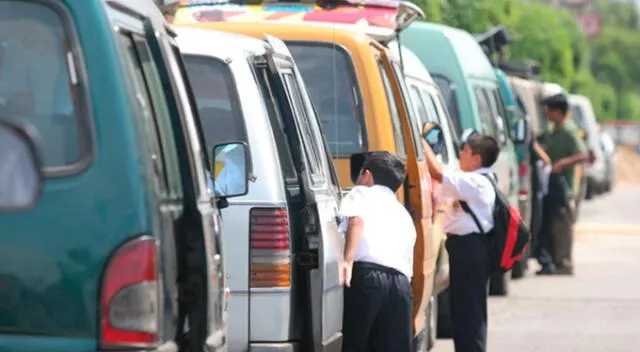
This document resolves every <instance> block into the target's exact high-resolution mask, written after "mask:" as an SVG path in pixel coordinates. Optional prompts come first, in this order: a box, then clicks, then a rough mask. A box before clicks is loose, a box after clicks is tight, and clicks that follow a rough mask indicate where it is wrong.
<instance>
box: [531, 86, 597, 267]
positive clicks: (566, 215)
mask: <svg viewBox="0 0 640 352" xmlns="http://www.w3.org/2000/svg"><path fill="white" fill-rule="evenodd" d="M542 104H543V105H544V107H545V114H546V115H547V117H548V119H549V120H550V121H551V122H553V129H552V130H550V131H548V132H547V133H546V134H545V135H544V137H543V138H544V142H545V143H544V144H545V147H546V151H547V154H548V155H549V158H551V162H552V170H551V172H552V173H553V175H552V179H551V180H550V181H552V180H553V178H556V179H557V178H558V177H560V176H564V180H565V181H566V184H567V185H568V186H569V187H568V189H569V190H573V189H575V187H574V186H575V185H574V182H575V178H574V176H575V168H576V165H578V164H580V163H583V162H585V161H587V160H589V153H588V152H587V148H586V146H585V145H584V142H583V141H582V139H581V138H580V136H579V135H578V130H577V127H576V126H575V124H574V123H573V122H572V121H570V120H568V119H567V112H568V111H569V102H568V100H567V97H566V95H565V94H556V95H552V96H550V97H548V98H546V99H544V100H543V101H542ZM550 187H552V185H551V184H550ZM555 193H558V192H555ZM555 193H554V194H555ZM550 195H553V194H550ZM545 208H546V209H545V212H544V213H545V214H544V216H545V217H546V218H545V219H544V224H545V225H544V227H545V228H544V230H543V231H544V232H546V233H543V234H541V235H542V236H550V240H551V241H550V242H551V243H550V244H551V246H550V247H551V256H552V258H553V262H549V261H548V260H540V259H541V258H539V260H540V264H541V265H542V269H541V270H540V271H539V272H538V274H553V273H558V274H566V275H571V274H573V264H572V260H571V257H572V255H571V252H572V247H573V220H574V219H573V210H572V209H570V208H571V205H570V204H569V206H560V207H559V208H558V209H555V207H554V210H553V211H550V210H549V205H547V204H545Z"/></svg>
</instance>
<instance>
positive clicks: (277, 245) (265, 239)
mask: <svg viewBox="0 0 640 352" xmlns="http://www.w3.org/2000/svg"><path fill="white" fill-rule="evenodd" d="M250 216H251V224H250V238H251V277H250V278H249V281H250V286H251V287H254V288H258V287H267V288H268V287H289V286H291V250H290V248H291V247H290V241H289V215H288V213H287V209H285V208H253V209H251V215H250Z"/></svg>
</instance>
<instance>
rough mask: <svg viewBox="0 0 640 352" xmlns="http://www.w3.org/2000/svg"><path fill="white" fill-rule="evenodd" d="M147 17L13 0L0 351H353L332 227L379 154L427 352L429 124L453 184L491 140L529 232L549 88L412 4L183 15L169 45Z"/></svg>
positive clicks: (437, 280)
mask: <svg viewBox="0 0 640 352" xmlns="http://www.w3.org/2000/svg"><path fill="white" fill-rule="evenodd" d="M206 3H209V4H206ZM156 5H157V4H154V3H153V2H152V1H151V0H135V1H134V0H127V1H125V0H109V1H102V0H66V1H64V2H59V1H49V0H47V1H45V0H41V1H27V0H5V1H2V2H0V121H1V126H2V127H1V128H0V135H2V134H1V133H3V131H4V133H8V134H9V135H11V136H12V139H11V140H12V141H14V142H12V143H13V144H12V145H14V147H11V148H2V150H3V151H4V152H7V151H11V152H12V153H14V154H15V155H19V154H17V153H18V151H19V150H23V151H28V152H25V153H23V156H22V157H21V158H19V159H15V160H19V161H20V162H21V165H22V168H17V167H16V168H12V169H11V170H13V172H14V175H16V174H17V172H18V171H20V172H21V174H20V177H14V178H12V177H11V176H10V175H11V173H3V174H2V175H5V174H6V175H9V176H2V177H3V178H2V179H1V180H0V181H2V182H0V209H2V211H1V212H0V225H1V228H2V230H3V231H1V232H0V287H2V290H0V350H3V351H4V350H6V351H26V350H41V351H47V350H51V351H53V350H65V351H74V350H78V351H80V350H95V349H100V350H103V349H116V350H134V349H139V350H157V351H177V350H180V351H199V350H205V349H206V350H211V351H218V350H225V349H227V350H230V351H247V350H252V351H339V350H340V349H341V341H342V333H341V330H342V304H343V303H342V295H343V285H342V281H341V278H340V275H339V264H340V262H341V260H342V252H343V245H344V239H343V237H342V234H341V233H340V232H339V231H338V225H339V224H340V222H341V219H340V218H339V217H338V208H339V205H340V199H341V197H342V195H343V194H344V192H346V191H348V190H349V188H350V187H351V186H352V185H353V183H354V180H355V178H356V177H357V174H358V171H359V162H361V160H362V157H363V156H364V155H366V153H367V152H369V151H377V150H385V151H389V152H392V153H394V154H396V155H398V156H400V157H402V158H403V159H404V160H405V161H406V165H407V169H408V177H407V180H406V182H405V184H404V185H403V187H402V188H401V189H400V190H399V192H398V198H399V199H400V200H401V201H402V202H403V203H404V204H406V207H407V209H408V210H409V211H410V213H411V215H412V216H413V218H414V221H415V225H416V229H417V232H418V236H417V241H416V247H415V250H414V258H415V259H414V277H413V280H412V286H413V298H414V310H413V311H414V324H413V325H414V336H415V349H416V350H420V351H424V350H428V349H430V348H431V347H432V346H433V345H434V343H435V340H436V337H437V336H442V337H446V336H449V335H450V333H451V331H450V329H451V326H450V322H449V313H448V296H447V286H448V259H447V256H446V250H445V249H444V246H443V243H444V239H445V234H444V233H443V229H442V223H441V221H442V219H441V216H442V213H443V203H442V202H441V196H440V185H439V184H438V183H437V182H435V181H433V180H432V179H431V176H430V175H429V173H428V170H427V167H426V163H425V159H424V151H423V150H422V145H421V138H422V137H421V130H422V126H423V125H424V124H426V123H429V122H435V123H437V124H439V125H440V126H441V128H442V131H443V136H444V139H443V140H442V143H443V145H444V148H443V149H442V153H440V155H439V158H441V161H442V162H444V163H445V164H446V165H447V166H448V167H451V168H456V167H457V166H458V160H457V152H458V146H459V144H460V142H459V141H460V140H462V139H463V138H464V136H465V135H467V134H468V133H469V130H477V131H480V132H482V133H486V134H491V135H493V136H494V137H496V138H497V139H498V140H499V141H500V143H501V147H502V153H501V155H500V158H499V160H498V162H497V163H496V165H495V171H496V173H497V176H498V179H499V182H500V187H501V188H502V190H503V191H504V192H505V193H506V194H507V195H509V198H510V200H511V201H512V202H513V203H514V204H519V205H520V209H521V212H522V213H523V214H526V218H527V219H530V221H531V223H534V222H535V221H536V220H535V217H534V214H535V211H534V210H533V209H535V207H534V206H532V202H534V200H535V197H531V195H532V194H534V193H535V182H534V181H532V174H531V169H533V168H532V167H531V165H535V160H531V158H530V153H529V148H528V144H529V142H530V140H531V138H533V136H532V135H531V134H529V133H526V131H527V130H528V128H527V126H526V124H527V123H530V122H526V123H525V121H530V120H531V119H530V118H528V117H527V116H538V115H532V114H533V113H532V112H531V110H530V109H532V108H531V107H532V106H533V107H537V106H538V105H537V104H539V103H538V102H539V100H540V99H541V97H542V94H543V92H542V91H543V89H542V88H541V87H542V86H544V85H543V84H541V83H539V82H537V81H535V80H534V79H524V78H522V77H520V78H518V77H516V76H517V75H516V74H512V75H510V76H509V75H508V73H507V75H505V73H504V72H503V71H502V70H500V69H499V68H498V67H493V66H492V64H491V62H490V61H489V59H488V58H487V56H486V55H485V53H484V52H483V50H482V49H481V47H480V45H479V44H478V42H477V41H476V39H474V37H473V36H471V35H470V34H469V33H466V32H464V31H461V30H458V29H454V28H450V27H446V26H442V25H435V24H430V23H426V22H416V20H418V19H420V18H422V17H424V15H423V14H422V12H421V11H420V10H419V9H418V8H417V7H415V5H412V4H410V3H405V2H380V3H377V4H374V5H375V6H355V5H356V4H355V3H351V2H349V1H346V2H344V1H343V2H331V1H324V2H322V3H318V4H316V3H315V2H313V3H305V2H301V3H285V4H283V3H276V4H273V3H269V4H259V5H256V4H251V5H243V4H231V3H225V4H220V3H218V4H211V2H202V1H180V2H178V3H175V2H174V3H172V4H169V5H171V6H164V7H163V9H164V10H165V11H170V13H168V12H165V13H164V15H167V17H168V18H170V19H171V20H172V22H173V24H172V25H171V26H169V25H168V24H167V23H166V22H165V20H164V18H163V14H162V13H161V12H160V10H159V9H158V7H157V6H156ZM165 5H167V4H165ZM320 5H322V6H320ZM389 19H393V20H389ZM363 23H365V24H367V23H368V24H369V25H368V26H363ZM529 100H530V101H529ZM531 104H533V105H531ZM541 128H542V127H541ZM0 154H1V153H0ZM3 171H5V170H3ZM29 171H30V174H29ZM29 175H30V176H31V178H29V177H28V176H29ZM25 179H31V180H34V182H32V183H25V182H22V181H20V180H25ZM29 185H31V186H30V187H29ZM8 190H13V191H15V190H18V191H20V192H17V193H20V194H21V195H22V196H20V197H14V198H8V199H9V200H7V201H5V200H3V197H2V195H3V194H9V193H8ZM2 192H5V193H2ZM525 269H526V260H524V261H523V262H522V263H521V264H520V265H518V266H517V267H516V269H514V272H513V273H507V274H505V275H495V276H494V277H492V279H491V285H490V291H491V292H492V293H494V294H506V293H507V292H508V282H509V280H510V277H511V276H512V275H513V276H516V277H517V276H522V275H523V273H524V270H525Z"/></svg>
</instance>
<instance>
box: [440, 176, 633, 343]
mask: <svg viewBox="0 0 640 352" xmlns="http://www.w3.org/2000/svg"><path fill="white" fill-rule="evenodd" d="M580 223H581V226H580V227H581V230H580V234H578V235H577V242H576V245H575V250H574V258H575V259H574V260H575V264H576V275H575V276H573V277H559V276H558V277H535V275H532V274H531V273H529V275H528V277H526V278H525V279H523V280H519V281H515V282H512V284H511V287H510V289H511V292H510V295H509V297H506V298H490V300H489V345H488V347H489V348H488V350H489V351H490V352H516V351H517V352H573V351H576V352H636V351H640V186H638V187H631V186H625V187H623V186H620V187H618V188H617V189H615V190H614V192H613V193H612V194H610V195H607V196H602V197H599V198H596V199H594V200H592V201H589V202H586V203H585V204H584V206H583V210H582V213H581V216H580ZM614 232H615V233H614ZM531 264H532V265H531V267H533V269H536V268H537V265H535V264H534V263H533V262H532V263H531ZM452 351H453V344H452V342H451V340H438V342H437V344H436V348H435V349H434V352H452Z"/></svg>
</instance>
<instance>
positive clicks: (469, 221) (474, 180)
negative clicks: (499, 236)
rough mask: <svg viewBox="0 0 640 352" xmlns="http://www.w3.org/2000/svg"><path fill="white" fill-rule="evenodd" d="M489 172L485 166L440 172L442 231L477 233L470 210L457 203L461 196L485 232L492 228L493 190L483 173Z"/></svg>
mask: <svg viewBox="0 0 640 352" xmlns="http://www.w3.org/2000/svg"><path fill="white" fill-rule="evenodd" d="M490 173H492V171H491V169H489V168H480V169H478V170H475V171H473V172H463V171H451V170H445V171H444V172H443V174H442V197H443V198H444V199H445V202H446V203H447V204H446V207H445V214H444V220H443V225H444V231H445V232H446V233H447V234H450V235H468V234H471V233H478V232H479V230H478V225H476V223H475V221H473V218H472V217H471V215H470V214H467V213H466V212H465V211H464V210H463V209H462V207H461V206H460V203H459V201H460V200H464V201H466V202H467V204H468V205H469V208H470V209H471V210H472V211H473V213H474V214H476V217H477V218H478V221H479V222H480V225H481V226H482V229H483V230H484V232H485V233H487V232H489V231H491V229H492V228H493V207H494V205H495V202H496V193H495V189H494V188H493V185H492V184H491V181H489V180H488V179H487V178H486V176H484V175H485V174H490Z"/></svg>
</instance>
